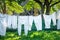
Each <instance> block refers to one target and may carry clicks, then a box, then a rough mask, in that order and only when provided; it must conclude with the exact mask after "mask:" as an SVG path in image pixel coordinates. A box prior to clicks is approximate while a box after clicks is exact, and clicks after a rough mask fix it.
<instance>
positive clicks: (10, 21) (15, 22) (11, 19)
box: [0, 13, 60, 35]
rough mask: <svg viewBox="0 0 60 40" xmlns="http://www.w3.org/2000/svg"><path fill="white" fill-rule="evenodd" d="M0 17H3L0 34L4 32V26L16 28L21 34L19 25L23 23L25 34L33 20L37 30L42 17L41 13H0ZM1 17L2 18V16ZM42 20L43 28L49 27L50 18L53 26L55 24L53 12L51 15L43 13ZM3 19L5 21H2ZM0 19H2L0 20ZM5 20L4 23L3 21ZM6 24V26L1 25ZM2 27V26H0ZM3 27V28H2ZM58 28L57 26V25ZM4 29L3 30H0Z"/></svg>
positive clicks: (29, 29) (40, 24) (40, 26)
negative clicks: (22, 14)
mask: <svg viewBox="0 0 60 40" xmlns="http://www.w3.org/2000/svg"><path fill="white" fill-rule="evenodd" d="M0 16H1V17H0V19H3V22H4V24H2V23H1V22H0V29H1V30H0V35H2V34H1V33H4V35H5V34H6V28H7V27H8V28H13V29H16V28H18V29H17V30H18V34H19V35H21V25H22V24H24V32H25V35H27V34H28V31H31V28H32V22H33V20H34V22H35V25H36V28H37V31H39V30H42V17H41V15H39V16H15V15H12V16H11V15H2V14H0ZM2 17H3V18H2ZM43 17H44V21H45V28H47V29H49V28H51V27H50V24H51V20H52V21H53V26H55V25H56V14H55V13H53V14H52V15H45V14H43ZM4 19H5V21H4ZM0 21H2V20H0ZM5 22H6V23H5ZM3 25H6V26H3ZM2 27H3V28H2ZM4 27H5V29H4ZM57 28H58V27H57ZM59 29H60V28H59ZM2 30H4V31H2Z"/></svg>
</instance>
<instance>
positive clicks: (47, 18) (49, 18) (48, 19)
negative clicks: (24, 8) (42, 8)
mask: <svg viewBox="0 0 60 40" xmlns="http://www.w3.org/2000/svg"><path fill="white" fill-rule="evenodd" d="M43 16H44V20H45V28H48V29H49V28H50V24H51V15H45V14H44V15H43Z"/></svg>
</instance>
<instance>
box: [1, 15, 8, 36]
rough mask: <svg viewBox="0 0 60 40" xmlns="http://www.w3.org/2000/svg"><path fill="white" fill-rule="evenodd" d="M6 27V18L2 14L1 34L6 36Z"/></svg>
mask: <svg viewBox="0 0 60 40" xmlns="http://www.w3.org/2000/svg"><path fill="white" fill-rule="evenodd" d="M6 27H7V24H6V18H5V16H4V15H3V14H2V15H1V16H0V35H1V36H5V34H6Z"/></svg>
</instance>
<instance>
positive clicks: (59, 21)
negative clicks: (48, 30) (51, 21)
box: [57, 10, 60, 29]
mask: <svg viewBox="0 0 60 40" xmlns="http://www.w3.org/2000/svg"><path fill="white" fill-rule="evenodd" d="M57 19H58V21H57V29H60V10H59V11H58V12H57Z"/></svg>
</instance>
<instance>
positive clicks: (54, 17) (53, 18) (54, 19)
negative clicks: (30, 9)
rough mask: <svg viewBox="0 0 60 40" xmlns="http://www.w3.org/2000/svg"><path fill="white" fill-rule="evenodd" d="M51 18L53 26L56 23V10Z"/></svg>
mask: <svg viewBox="0 0 60 40" xmlns="http://www.w3.org/2000/svg"><path fill="white" fill-rule="evenodd" d="M51 19H52V21H53V26H55V25H56V12H54V13H53V14H52V15H51Z"/></svg>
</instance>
